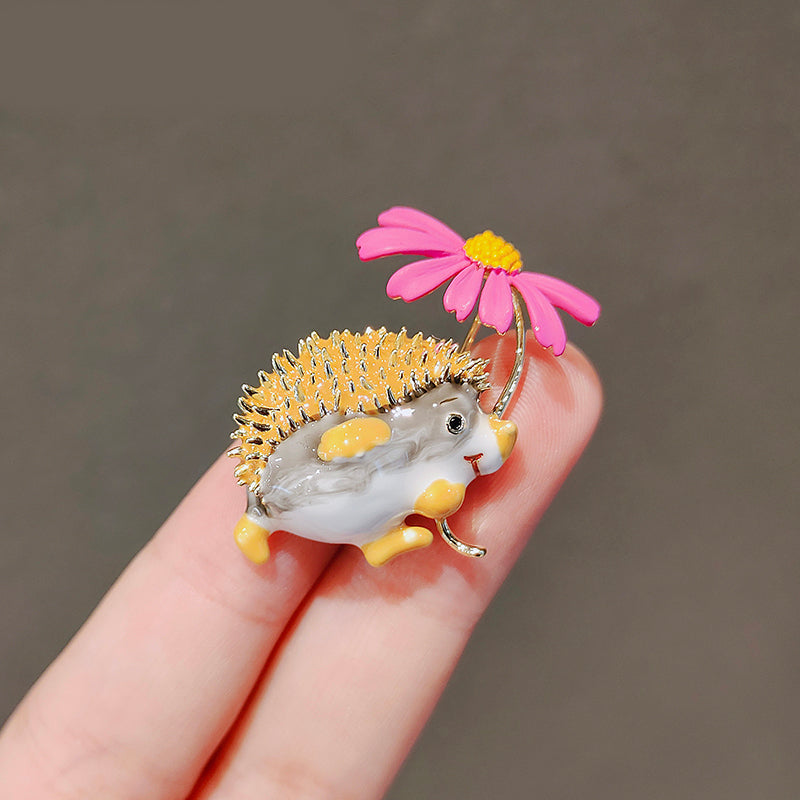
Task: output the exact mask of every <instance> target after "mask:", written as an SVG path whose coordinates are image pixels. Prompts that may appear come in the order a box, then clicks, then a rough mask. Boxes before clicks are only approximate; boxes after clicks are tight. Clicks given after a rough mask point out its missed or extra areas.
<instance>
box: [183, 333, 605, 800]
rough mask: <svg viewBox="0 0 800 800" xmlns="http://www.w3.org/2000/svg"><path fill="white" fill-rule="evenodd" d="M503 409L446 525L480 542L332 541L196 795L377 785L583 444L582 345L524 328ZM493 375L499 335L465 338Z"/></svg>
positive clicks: (586, 378) (588, 403) (589, 375)
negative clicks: (457, 545)
mask: <svg viewBox="0 0 800 800" xmlns="http://www.w3.org/2000/svg"><path fill="white" fill-rule="evenodd" d="M529 342H530V345H531V346H530V348H529V349H530V351H531V352H532V354H531V355H530V356H529V357H528V358H527V360H526V368H525V374H524V377H523V383H522V386H521V389H520V393H519V395H518V399H517V400H516V401H515V403H514V404H513V405H512V406H511V409H510V413H509V416H510V418H511V419H513V420H515V421H516V422H517V424H518V426H519V438H518V441H517V445H516V447H515V450H514V452H513V453H512V455H511V457H510V458H509V461H508V462H507V464H506V465H505V466H504V467H503V469H501V470H500V471H499V472H498V473H497V474H496V475H493V476H490V477H487V478H482V479H480V480H479V481H476V483H475V484H473V486H472V487H471V488H470V490H469V491H468V492H467V498H468V500H467V502H466V503H465V505H464V507H463V508H462V510H461V511H460V512H459V513H458V514H457V515H456V516H454V517H453V519H452V524H453V528H454V530H455V532H456V533H457V534H460V535H461V536H463V537H464V538H469V540H470V541H475V542H476V543H478V544H480V545H481V546H485V547H487V548H488V554H487V556H486V557H485V558H483V559H481V560H478V561H476V560H473V559H467V558H463V557H462V556H459V555H458V554H456V553H455V552H453V551H452V550H450V549H449V548H448V547H447V546H446V545H445V544H444V542H442V541H439V540H437V541H436V542H435V543H434V545H433V547H432V548H431V549H429V550H428V551H422V552H419V553H415V554H410V555H406V556H403V557H402V558H400V559H398V560H397V561H393V562H391V563H390V564H389V565H387V566H386V567H384V568H382V569H381V570H376V569H374V568H372V567H369V566H368V565H367V564H366V563H365V562H364V559H363V557H362V556H361V554H360V553H359V552H358V551H357V550H356V549H355V548H343V549H342V550H341V551H340V552H339V554H338V555H337V557H336V558H335V560H334V561H333V562H332V564H331V565H330V567H329V568H328V570H326V572H325V575H324V576H323V578H322V580H321V581H320V583H319V584H318V586H317V587H316V588H315V590H314V592H313V594H312V595H310V596H309V598H308V600H307V601H306V604H305V606H304V608H303V610H302V612H301V614H300V615H298V618H297V619H296V622H295V625H294V627H293V630H292V631H291V635H290V636H288V637H287V638H286V639H285V640H284V641H283V642H282V644H281V646H280V647H279V649H278V650H277V651H276V655H275V657H274V661H273V663H272V664H270V665H269V667H268V670H267V672H266V674H265V676H264V677H263V679H262V680H261V682H260V684H259V686H258V688H257V690H256V691H255V692H254V694H253V697H252V699H251V701H250V702H249V705H248V708H247V710H246V712H245V714H244V715H243V718H242V719H241V720H240V721H239V722H238V723H237V726H236V728H235V729H234V732H233V734H232V735H231V737H230V738H229V739H228V740H227V741H226V743H225V745H224V748H223V750H222V751H221V753H220V755H219V757H218V758H217V759H216V761H215V763H214V764H213V765H211V767H210V768H209V770H207V771H206V773H205V774H204V777H203V779H202V781H201V783H200V785H199V786H198V787H197V790H196V792H197V797H202V798H204V800H207V798H210V797H213V798H223V797H226V798H227V797H256V796H258V797H273V796H274V797H300V796H302V797H306V796H314V797H344V796H346V797H349V798H375V797H379V796H381V795H382V794H383V792H384V791H385V789H386V787H387V786H388V783H389V782H390V780H391V778H392V777H393V775H394V774H395V772H396V770H397V769H398V767H399V765H400V764H401V762H402V760H403V758H404V757H405V755H406V753H407V752H408V750H409V748H410V746H411V744H412V743H413V741H414V739H415V738H416V737H417V735H418V734H419V731H420V729H421V727H422V725H423V724H424V722H425V720H426V719H427V717H428V715H429V714H430V712H431V710H432V708H433V705H434V703H435V702H436V700H437V698H438V696H439V694H440V693H441V691H442V689H443V687H444V685H445V683H446V681H447V678H448V677H449V675H450V673H451V671H452V669H453V667H454V665H455V663H456V660H457V659H458V657H459V655H460V653H461V651H462V649H463V647H464V645H465V643H466V641H467V638H468V636H469V634H470V631H471V630H472V628H473V626H474V624H475V622H476V621H477V619H478V618H479V616H480V614H481V613H482V612H483V610H484V609H485V608H486V606H487V604H488V602H489V600H490V599H491V597H492V596H493V594H494V593H495V591H496V590H497V588H498V586H499V585H500V583H501V581H502V580H503V578H504V577H505V576H506V574H507V573H508V571H509V569H510V568H511V566H512V564H513V562H514V560H515V559H516V557H517V555H518V554H519V552H520V549H521V548H522V547H523V545H524V543H525V541H526V539H527V538H528V536H529V534H530V533H531V530H532V528H533V526H534V524H535V523H536V521H537V519H538V518H539V516H540V515H541V514H542V512H543V511H544V509H545V508H546V506H547V505H548V503H549V501H550V499H551V498H552V496H553V494H554V493H555V491H556V490H557V488H558V486H559V485H560V484H561V482H562V481H563V480H564V478H565V476H566V475H567V473H568V472H569V470H570V468H571V466H572V465H573V464H574V462H575V461H576V459H577V458H578V456H579V454H580V452H581V451H582V450H583V448H584V446H585V444H586V443H587V441H588V439H589V437H590V436H591V433H592V431H593V429H594V427H595V424H596V422H597V419H598V415H599V412H600V405H601V393H600V388H599V384H598V382H597V378H596V376H595V374H594V371H593V370H592V368H591V366H590V365H589V364H588V362H587V361H586V360H585V358H584V357H583V356H582V355H581V354H580V353H579V352H578V351H576V350H575V349H574V348H570V349H569V350H568V351H567V353H566V354H565V355H564V356H563V357H562V358H560V359H556V358H554V357H553V356H552V355H550V354H548V353H546V352H545V351H543V350H542V349H541V348H540V347H538V346H537V345H536V344H535V343H534V342H533V341H532V340H531V339H530V337H529ZM493 348H498V353H497V357H496V358H494V359H493V361H495V362H497V363H496V364H494V383H495V384H498V383H499V384H502V381H503V379H504V378H505V376H506V375H507V374H508V370H509V368H510V360H511V358H512V356H513V343H512V342H511V341H510V338H509V337H506V340H504V341H502V343H501V344H499V345H498V344H497V339H496V338H495V337H492V339H491V340H489V341H487V342H485V343H482V345H481V346H479V347H478V351H479V352H480V354H481V355H484V356H486V355H489V356H491V355H492V349H493Z"/></svg>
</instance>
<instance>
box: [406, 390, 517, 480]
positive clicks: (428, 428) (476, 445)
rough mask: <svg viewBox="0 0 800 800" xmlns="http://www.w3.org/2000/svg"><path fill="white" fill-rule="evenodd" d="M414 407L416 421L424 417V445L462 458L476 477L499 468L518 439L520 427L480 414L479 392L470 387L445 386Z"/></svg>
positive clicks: (429, 393)
mask: <svg viewBox="0 0 800 800" xmlns="http://www.w3.org/2000/svg"><path fill="white" fill-rule="evenodd" d="M411 405H412V406H416V407H417V408H415V416H416V417H417V420H418V421H421V420H420V417H422V418H424V425H423V428H424V435H425V439H426V440H427V441H426V442H425V444H424V445H423V446H425V445H427V446H435V447H436V449H437V451H438V452H439V453H440V454H441V455H442V456H447V457H451V456H455V457H457V458H462V459H463V460H464V461H465V462H467V463H468V464H469V466H470V467H471V469H472V470H473V471H474V473H475V475H489V474H491V473H492V472H495V471H496V470H498V469H500V467H501V466H502V465H503V462H504V461H505V460H506V458H508V456H509V454H510V453H511V450H512V448H513V447H514V442H515V441H516V439H517V426H516V425H515V424H514V423H513V422H511V421H510V420H503V419H499V418H498V417H497V416H496V415H494V414H486V413H484V412H483V411H481V409H480V407H479V406H478V393H477V392H476V391H475V389H474V388H473V387H472V386H470V385H468V384H452V383H445V384H443V385H441V386H437V387H436V388H435V389H432V390H431V391H429V392H427V393H426V394H425V395H423V397H420V398H418V399H417V400H415V401H414V402H413V403H412V404H411ZM419 412H423V413H422V414H420V413H419Z"/></svg>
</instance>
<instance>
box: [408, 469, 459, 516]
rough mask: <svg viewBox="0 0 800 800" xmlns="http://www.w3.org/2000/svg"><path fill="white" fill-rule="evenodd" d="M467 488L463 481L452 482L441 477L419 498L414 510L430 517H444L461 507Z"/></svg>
mask: <svg viewBox="0 0 800 800" xmlns="http://www.w3.org/2000/svg"><path fill="white" fill-rule="evenodd" d="M466 488H467V487H466V486H464V484H463V483H450V481H446V480H444V479H441V478H440V479H439V480H438V481H434V482H433V483H432V484H431V485H430V486H429V487H428V488H427V489H426V490H425V491H424V492H423V493H422V494H421V495H420V496H419V497H418V498H417V501H416V502H415V503H414V511H416V512H417V514H422V516H423V517H428V518H430V519H444V518H445V517H447V516H449V515H450V514H454V513H455V512H456V511H458V509H459V508H461V504H462V503H463V502H464V492H465V491H466Z"/></svg>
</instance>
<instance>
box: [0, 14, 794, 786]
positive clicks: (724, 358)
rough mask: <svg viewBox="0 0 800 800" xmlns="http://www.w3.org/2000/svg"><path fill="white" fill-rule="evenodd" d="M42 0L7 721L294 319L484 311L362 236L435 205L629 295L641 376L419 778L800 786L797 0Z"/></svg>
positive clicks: (623, 394)
mask: <svg viewBox="0 0 800 800" xmlns="http://www.w3.org/2000/svg"><path fill="white" fill-rule="evenodd" d="M78 6H80V7H81V9H82V11H81V13H78V10H77V9H78ZM16 12H17V16H15V17H14V23H13V24H11V25H5V24H4V34H3V38H4V39H5V40H6V41H4V42H2V48H0V49H1V50H2V55H0V72H1V73H2V74H3V76H4V89H3V93H4V97H5V98H6V99H5V101H4V102H3V105H2V112H0V331H1V332H2V342H3V347H2V382H3V391H2V394H1V395H0V420H2V423H0V424H1V425H2V437H3V438H2V443H3V447H2V461H1V462H0V486H1V487H2V489H1V490H0V492H1V495H0V496H2V510H3V517H4V519H5V525H4V527H3V532H2V537H1V538H0V648H2V658H0V717H5V716H6V715H7V714H8V713H10V711H11V710H12V708H13V706H14V705H15V704H16V703H17V702H18V701H19V699H20V698H21V696H22V695H23V693H24V692H25V690H26V689H27V688H28V687H29V686H30V684H31V683H32V682H33V681H34V680H35V678H36V677H37V675H38V674H39V673H40V671H41V670H42V669H43V668H44V667H45V665H46V664H47V663H48V662H49V661H50V660H51V659H52V658H53V657H54V656H55V655H56V654H57V653H58V651H59V650H60V649H61V648H62V647H63V645H64V644H65V643H66V642H67V641H68V639H69V637H70V636H71V635H72V633H73V632H74V631H75V630H76V629H77V627H78V626H79V625H80V624H81V622H82V620H83V619H84V618H85V617H86V616H87V614H88V613H89V611H90V610H91V609H92V607H93V606H94V605H95V604H96V603H97V601H98V600H99V599H100V597H101V596H102V594H103V592H104V591H105V589H106V588H107V587H108V586H109V585H110V584H111V582H112V581H113V580H114V578H115V577H116V576H117V574H118V573H119V572H120V571H121V569H122V568H123V566H124V565H125V564H126V562H127V561H128V560H129V559H130V558H131V557H132V556H133V555H134V553H135V552H136V551H137V550H138V549H139V548H140V547H141V546H142V545H143V544H144V542H145V541H146V540H147V539H148V537H149V536H150V535H151V534H152V532H153V531H154V530H155V528H156V527H157V526H158V525H159V523H160V522H161V521H162V520H163V518H164V517H165V516H166V515H167V514H168V513H169V511H170V510H171V508H172V507H173V506H174V504H175V503H176V502H177V501H178V500H179V498H180V497H181V496H182V495H183V493H184V492H185V491H186V490H187V489H188V488H189V486H190V485H191V484H192V482H193V481H194V480H195V479H196V477H197V476H198V475H199V474H200V473H201V472H202V471H203V470H204V468H205V467H206V465H207V464H208V463H209V462H210V461H211V460H212V459H213V458H214V456H215V455H216V454H217V453H218V452H219V450H220V449H221V448H222V447H223V446H225V444H226V442H227V434H228V432H229V430H230V429H231V423H230V416H229V415H230V413H231V412H232V400H233V399H234V397H235V394H236V392H235V389H236V387H237V386H238V385H239V383H241V381H242V380H245V379H248V378H251V377H253V376H254V374H255V372H256V370H257V369H258V368H260V367H261V366H263V365H264V363H265V359H266V357H267V356H268V355H269V353H271V352H272V350H273V349H276V348H282V347H283V346H285V345H287V344H289V345H291V343H293V342H296V340H297V339H298V338H299V337H300V336H304V335H306V334H307V333H308V332H309V331H310V330H311V329H318V330H319V331H320V332H327V331H329V330H330V329H331V328H333V327H344V326H347V327H350V328H359V327H363V326H364V325H366V324H373V325H379V324H386V325H388V326H399V325H401V324H407V325H409V327H412V328H416V327H419V328H423V329H425V330H427V331H431V332H435V333H439V334H446V335H457V333H458V326H457V324H456V323H455V321H454V320H453V319H452V318H450V317H448V316H447V315H445V314H444V312H442V311H441V308H440V298H439V296H438V295H436V296H434V297H432V298H428V299H426V300H425V301H422V302H420V303H416V304H413V305H405V304H403V303H392V302H390V301H388V300H387V299H386V298H385V296H384V294H383V287H384V284H385V280H386V278H387V276H388V274H389V271H390V269H389V268H390V265H389V264H382V263H378V264H376V265H370V266H365V265H362V264H361V263H360V262H358V260H357V258H356V256H355V250H354V247H353V240H354V238H355V237H356V235H357V234H358V233H359V232H360V231H361V230H363V229H364V228H366V227H368V226H370V225H371V224H372V223H373V220H374V217H375V215H376V213H377V212H378V211H380V210H381V209H383V208H385V207H387V206H388V205H392V204H395V203H405V204H411V205H416V206H419V207H421V208H423V209H426V210H428V211H430V212H431V213H434V214H435V215H437V216H439V217H441V218H442V219H444V220H446V221H447V222H449V223H450V224H451V225H453V226H454V227H455V228H456V229H457V230H459V231H460V232H462V233H464V234H466V235H469V234H470V233H472V232H475V231H477V230H482V229H483V228H484V227H492V228H494V229H495V230H497V231H499V232H501V233H502V234H503V235H506V236H507V237H508V238H509V239H510V240H511V241H513V242H514V243H515V244H516V245H517V246H518V247H519V249H520V250H521V251H522V253H523V256H524V257H525V259H526V263H527V265H528V266H529V267H531V268H533V269H538V270H541V271H546V272H552V273H554V274H556V275H559V276H561V277H563V278H565V279H567V280H570V281H572V282H574V283H576V284H578V285H579V286H582V287H584V288H586V289H587V290H589V291H591V292H593V293H594V294H596V295H597V296H598V297H599V299H600V300H601V301H602V302H603V306H604V316H603V318H602V320H601V323H600V324H599V325H598V326H597V327H596V328H594V329H593V330H588V331H587V330H584V329H583V328H581V327H580V326H578V325H576V324H572V325H571V326H570V328H569V332H570V334H571V336H572V337H573V338H574V339H575V340H576V341H577V342H578V344H579V345H581V346H582V347H583V348H584V349H585V350H586V351H587V352H588V354H589V355H590V356H591V357H592V358H593V360H594V361H595V363H596V365H597V367H598V369H599V372H600V374H601V376H602V378H603V381H604V385H605V390H606V394H607V399H606V409H605V413H604V417H603V419H602V422H601V425H600V428H599V429H598V432H597V435H596V437H595V439H594V441H593V443H592V445H591V446H590V448H589V450H588V451H587V453H586V455H585V457H584V459H583V460H582V461H581V463H580V464H579V465H578V467H577V469H576V470H575V472H574V473H573V475H572V477H571V478H570V479H569V481H568V483H567V484H566V486H565V487H564V489H563V491H562V492H561V494H560V495H559V496H558V498H557V499H556V501H555V503H554V504H553V507H552V508H551V510H550V512H549V513H548V514H547V515H546V516H545V518H544V520H543V522H542V523H541V525H540V527H539V530H538V531H537V534H536V536H535V538H534V540H533V542H532V543H531V545H530V546H529V548H528V549H527V551H526V553H525V554H524V556H523V557H522V559H521V561H520V563H519V564H518V566H517V567H516V569H515V570H514V572H513V573H512V575H511V577H510V579H509V581H508V582H507V584H506V585H505V587H504V588H503V589H502V591H501V592H500V594H499V596H498V598H497V600H496V602H495V603H494V605H493V606H492V608H491V609H490V611H489V613H488V614H487V616H486V617H485V619H484V620H483V622H482V623H481V625H480V626H479V628H478V630H477V632H476V634H475V637H474V639H473V641H472V642H471V644H470V646H469V648H468V650H467V652H466V654H465V657H464V659H463V662H462V663H461V665H460V667H459V668H458V671H457V672H456V675H455V677H454V678H453V681H452V683H451V684H450V686H449V688H448V690H447V692H446V694H445V696H444V699H443V700H442V702H441V704H440V705H439V707H438V709H437V711H436V713H435V714H434V717H433V720H432V722H431V724H430V725H429V726H428V728H427V730H426V731H425V733H424V734H423V736H422V738H421V740H420V741H419V743H418V745H417V747H416V749H415V750H414V752H413V754H412V755H411V757H410V759H409V761H408V762H407V764H406V766H405V767H404V769H403V771H402V772H401V774H400V776H399V778H398V779H397V781H396V783H395V785H394V787H393V789H392V791H391V793H390V797H391V798H393V800H400V799H401V798H412V797H413V798H417V797H441V798H486V797H509V798H516V797H520V798H521V797H531V796H536V797H541V798H576V797H586V798H615V799H619V798H642V797H647V798H726V800H730V798H753V797H759V798H761V797H763V798H796V797H797V796H798V795H800V759H798V758H797V756H798V740H799V739H800V722H799V721H798V719H799V715H798V712H800V708H799V707H798V706H799V705H800V703H798V697H799V696H800V691H799V690H800V685H799V683H800V682H799V681H798V677H799V676H800V641H798V638H799V637H798V634H799V632H800V626H798V619H797V605H798V603H797V601H798V567H800V563H799V562H800V541H798V518H799V517H800V515H799V514H798V512H799V511H800V509H798V500H797V483H798V477H800V469H798V456H797V453H798V441H797V422H798V420H797V415H796V410H797V406H798V388H799V387H800V381H799V380H798V360H797V355H796V350H795V347H794V337H793V336H792V337H791V338H790V333H792V334H793V333H794V331H795V330H796V328H793V324H796V323H797V317H798V314H797V304H798V301H799V300H800V297H799V296H798V294H799V293H798V277H797V253H798V247H799V246H800V228H799V227H798V224H797V223H798V211H799V210H800V202H798V199H799V198H798V185H799V182H800V154H799V152H798V145H799V144H800V142H799V141H798V139H799V134H800V105H799V104H798V85H799V84H798V79H799V78H800V11H798V7H797V5H796V3H789V2H785V3H784V2H771V3H770V2H767V3H756V2H728V3H723V2H718V3H711V2H706V3H704V2H666V1H664V2H647V1H646V0H645V1H644V2H624V0H611V1H610V2H604V3H596V2H542V3H535V4H533V3H531V4H528V3H521V2H517V3H511V2H499V1H498V2H493V3H492V2H490V3H486V4H480V3H456V2H452V1H450V2H448V1H446V0H429V1H428V2H425V3H422V2H409V3H404V4H402V5H400V4H383V3H380V4H375V3H367V2H364V3H354V2H349V3H336V4H327V3H323V2H321V1H320V2H314V3H310V4H307V5H304V6H299V7H297V8H296V10H294V11H282V12H280V15H278V14H277V12H276V11H274V10H266V11H262V12H261V14H260V15H259V14H255V13H254V12H253V11H252V10H251V9H248V8H245V7H244V6H242V7H239V5H236V4H234V5H230V4H229V5H225V6H224V11H223V10H216V11H215V10H214V9H212V8H211V7H207V6H201V5H193V4H184V3H175V4H170V5H164V6H148V5H144V6H138V5H137V4H117V3H111V4H104V5H101V4H97V5H95V6H87V7H86V8H85V9H84V8H83V4H78V5H74V4H69V5H68V6H65V7H62V6H61V5H56V4H53V5H50V6H39V5H38V4H27V5H25V6H20V7H19V8H17V9H16ZM187 409H188V412H187Z"/></svg>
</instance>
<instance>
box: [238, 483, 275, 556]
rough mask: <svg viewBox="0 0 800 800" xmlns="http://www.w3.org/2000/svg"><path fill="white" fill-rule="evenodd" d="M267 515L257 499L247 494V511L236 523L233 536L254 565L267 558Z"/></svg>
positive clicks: (268, 531)
mask: <svg viewBox="0 0 800 800" xmlns="http://www.w3.org/2000/svg"><path fill="white" fill-rule="evenodd" d="M266 521H267V515H266V514H265V513H264V508H263V507H262V505H261V503H260V502H259V500H258V498H257V497H256V496H255V495H254V494H253V493H252V492H248V493H247V511H246V512H245V513H244V514H242V516H241V519H240V520H239V521H238V522H237V523H236V528H235V529H234V531H233V536H234V538H235V539H236V544H237V545H239V549H240V550H241V551H242V552H243V553H244V554H245V555H246V556H247V557H248V558H249V559H250V560H251V561H252V562H253V563H254V564H263V563H264V562H265V561H266V560H267V559H268V558H269V544H267V539H268V537H269V534H270V532H271V531H270V530H269V529H268V528H267V526H266Z"/></svg>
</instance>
